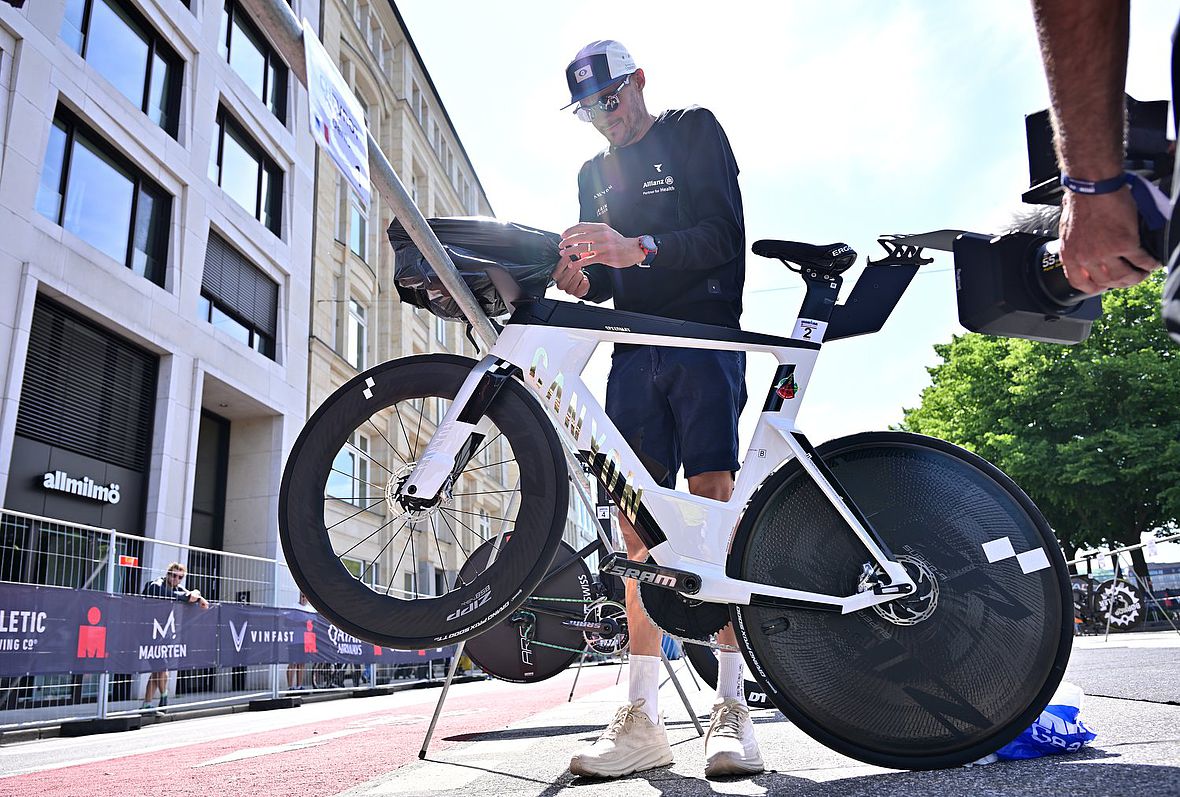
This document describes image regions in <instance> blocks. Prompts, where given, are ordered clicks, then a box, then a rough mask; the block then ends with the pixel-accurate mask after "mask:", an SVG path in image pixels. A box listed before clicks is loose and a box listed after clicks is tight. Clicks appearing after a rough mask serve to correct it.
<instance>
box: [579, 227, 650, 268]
mask: <svg viewBox="0 0 1180 797" xmlns="http://www.w3.org/2000/svg"><path fill="white" fill-rule="evenodd" d="M558 248H559V249H560V250H561V253H562V254H563V255H570V254H575V255H577V256H578V267H579V268H581V267H585V266H592V265H594V264H595V263H601V264H602V265H604V266H610V267H611V268H628V267H630V266H633V265H635V264H636V263H638V262H640V261H641V260H643V258H644V252H643V248H642V247H641V246H640V245H639V239H638V238H625V237H623V236H622V235H620V234H619V233H618V232H616V231H615V230H614V228H612V227H610V226H609V225H606V224H599V223H597V222H591V221H584V222H582V223H580V224H575V225H574V226H573V227H570V228H569V229H568V230H566V231H565V232H563V233H562V234H561V244H560V245H559V246H558Z"/></svg>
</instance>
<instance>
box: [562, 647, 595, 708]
mask: <svg viewBox="0 0 1180 797" xmlns="http://www.w3.org/2000/svg"><path fill="white" fill-rule="evenodd" d="M589 653H590V651H589V650H583V651H582V658H580V659H578V671H577V672H575V673H574V683H573V685H572V686H570V696H569V698H568V699H567V700H566V701H565V702H567V703H572V702H574V690H575V689H577V688H578V678H580V677H581V675H582V664H583V663H584V662H585V661H586V656H587V655H589Z"/></svg>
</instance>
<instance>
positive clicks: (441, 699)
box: [418, 452, 705, 759]
mask: <svg viewBox="0 0 1180 797" xmlns="http://www.w3.org/2000/svg"><path fill="white" fill-rule="evenodd" d="M566 453H567V457H568V452H566ZM571 461H572V460H571ZM570 482H571V484H573V485H574V487H575V488H576V489H577V491H578V494H579V496H580V497H581V499H582V501H583V502H584V503H585V504H586V506H594V507H595V514H596V515H597V517H598V521H599V528H598V538H599V539H600V540H601V541H602V545H603V549H604V550H605V551H606V552H607V553H608V554H609V553H611V552H612V551H614V550H615V546H614V542H613V540H612V539H611V537H610V514H609V512H610V504H609V499H608V498H607V495H606V490H605V488H604V487H603V486H602V484H601V483H599V485H598V503H594V502H591V500H590V497H589V495H588V494H587V493H586V490H585V488H584V487H583V486H582V484H581V482H580V481H578V480H577V479H570ZM515 499H516V496H515V495H514V496H513V500H514V501H515ZM509 509H510V510H511V507H509ZM604 510H605V511H604ZM509 514H510V512H509ZM506 529H507V523H503V524H501V526H500V531H499V534H498V535H497V545H498V540H499V539H500V538H503V536H504V532H505V531H506ZM497 545H493V547H492V552H491V555H490V558H489V560H488V565H489V566H490V565H491V563H492V562H493V561H495V556H496V552H497V550H498V548H497ZM464 644H465V643H463V642H460V643H459V646H458V647H457V648H455V655H454V656H453V657H452V658H451V666H450V669H449V670H448V672H447V677H446V680H445V681H443V687H442V693H441V694H439V696H438V703H437V704H435V706H434V715H433V716H432V717H431V718H430V725H429V726H428V727H427V728H426V738H424V739H423V740H422V748H421V749H420V750H419V751H418V758H419V759H423V758H426V750H427V748H428V747H430V740H431V738H433V737H434V728H435V726H436V725H438V718H439V716H440V715H441V714H442V708H443V704H444V703H445V702H446V700H447V692H449V691H450V689H451V681H453V680H454V678H455V671H456V670H457V669H458V667H459V658H460V657H461V656H462V655H463V647H464ZM585 658H586V655H585V654H584V653H583V654H582V660H585ZM660 660H661V661H663V662H664V667H665V669H667V671H668V676H669V677H670V678H671V679H672V683H673V684H674V685H675V687H676V692H677V693H678V694H679V695H680V700H681V702H682V703H684V709H685V710H686V711H687V712H688V716H689V717H690V718H691V719H692V724H693V725H695V726H696V729H697V733H698V734H700V735H701V736H704V735H705V730H704V728H702V727H701V721H700V720H699V719H698V718H697V714H696V711H694V710H693V707H692V704H691V703H690V702H688V695H686V694H685V693H684V688H683V687H682V686H681V685H680V679H679V678H677V677H676V673H675V672H674V671H673V670H672V663H671V662H670V661H668V657H667V656H665V655H664V650H663V648H662V647H661V648H660ZM581 672H582V662H581V661H579V662H578V672H577V673H576V674H575V675H574V686H577V684H578V676H579V675H581ZM622 672H623V668H622V661H621V660H620V662H619V677H620V678H621V677H622ZM615 684H616V685H618V681H617V680H616V681H615ZM573 697H574V690H573V688H572V687H571V688H570V700H571V701H572V700H573Z"/></svg>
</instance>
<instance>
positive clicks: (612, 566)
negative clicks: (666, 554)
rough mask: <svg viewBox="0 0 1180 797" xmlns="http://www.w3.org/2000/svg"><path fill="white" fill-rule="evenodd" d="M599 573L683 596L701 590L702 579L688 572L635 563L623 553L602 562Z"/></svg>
mask: <svg viewBox="0 0 1180 797" xmlns="http://www.w3.org/2000/svg"><path fill="white" fill-rule="evenodd" d="M598 572H600V573H606V574H607V575H611V576H618V577H619V578H630V579H632V580H634V581H638V582H639V583H640V584H651V585H652V586H653V587H660V588H661V589H670V590H672V591H673V592H679V593H681V594H682V595H695V594H696V593H697V592H699V591H700V589H701V577H700V576H698V575H697V574H696V573H689V572H688V571H687V570H676V569H674V568H671V567H661V566H659V565H650V564H647V563H645V562H633V561H631V560H630V559H627V558H626V557H625V556H623V555H622V554H621V553H612V554H610V555H609V556H607V557H606V558H605V559H603V560H602V564H600V565H599V566H598Z"/></svg>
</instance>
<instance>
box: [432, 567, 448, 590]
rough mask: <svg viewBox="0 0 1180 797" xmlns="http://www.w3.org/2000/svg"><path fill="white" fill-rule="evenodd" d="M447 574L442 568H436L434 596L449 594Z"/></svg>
mask: <svg viewBox="0 0 1180 797" xmlns="http://www.w3.org/2000/svg"><path fill="white" fill-rule="evenodd" d="M447 591H448V590H447V574H446V573H445V572H444V571H443V570H442V569H441V568H438V567H436V568H434V594H435V595H446V594H447Z"/></svg>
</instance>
